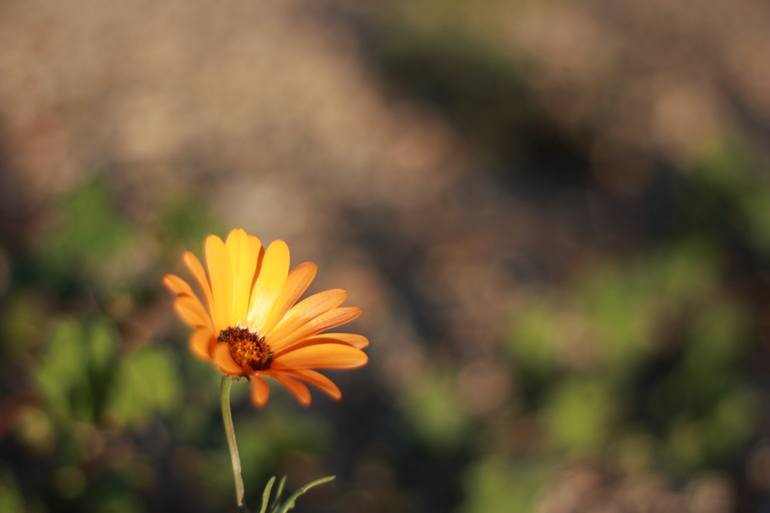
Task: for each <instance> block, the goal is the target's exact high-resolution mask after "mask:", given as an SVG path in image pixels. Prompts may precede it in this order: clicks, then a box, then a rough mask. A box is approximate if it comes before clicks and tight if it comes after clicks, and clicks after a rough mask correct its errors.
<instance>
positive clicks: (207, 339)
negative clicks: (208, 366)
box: [189, 328, 214, 360]
mask: <svg viewBox="0 0 770 513" xmlns="http://www.w3.org/2000/svg"><path fill="white" fill-rule="evenodd" d="M213 341H214V335H213V334H212V333H211V330H209V329H208V328H198V329H196V330H195V331H193V332H192V335H190V340H189V345H190V351H192V352H193V354H194V355H195V356H197V357H198V358H201V359H203V360H211V354H210V353H209V351H210V350H211V348H212V342H213Z"/></svg>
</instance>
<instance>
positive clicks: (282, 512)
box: [276, 476, 337, 513]
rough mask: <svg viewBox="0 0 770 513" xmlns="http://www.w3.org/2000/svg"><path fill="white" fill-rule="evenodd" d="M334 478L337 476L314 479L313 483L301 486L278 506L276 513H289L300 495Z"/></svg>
mask: <svg viewBox="0 0 770 513" xmlns="http://www.w3.org/2000/svg"><path fill="white" fill-rule="evenodd" d="M335 477H337V476H326V477H322V478H320V479H316V480H315V481H311V482H309V483H308V484H306V485H305V486H303V487H302V488H300V489H299V490H297V491H296V492H294V493H293V494H291V495H290V496H289V498H288V499H286V502H284V503H283V504H281V505H280V507H279V508H278V510H277V512H276V513H287V511H289V510H290V509H291V508H293V507H294V504H295V502H296V501H297V499H298V498H299V497H300V496H301V495H303V494H304V493H306V492H307V491H308V490H310V489H311V488H315V487H316V486H320V485H322V484H324V483H328V482H329V481H333V480H334V478H335Z"/></svg>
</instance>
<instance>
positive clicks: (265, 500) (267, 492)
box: [259, 476, 275, 513]
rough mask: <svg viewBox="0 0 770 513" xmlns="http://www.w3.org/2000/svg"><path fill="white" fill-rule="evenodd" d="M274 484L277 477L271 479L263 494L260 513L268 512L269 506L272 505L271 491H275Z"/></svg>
mask: <svg viewBox="0 0 770 513" xmlns="http://www.w3.org/2000/svg"><path fill="white" fill-rule="evenodd" d="M274 482H275V476H273V477H271V478H270V480H269V481H268V482H267V484H266V485H265V489H264V491H263V492H262V506H261V507H260V508H259V513H265V512H266V511H267V505H268V504H269V503H270V491H271V490H272V489H273V483H274Z"/></svg>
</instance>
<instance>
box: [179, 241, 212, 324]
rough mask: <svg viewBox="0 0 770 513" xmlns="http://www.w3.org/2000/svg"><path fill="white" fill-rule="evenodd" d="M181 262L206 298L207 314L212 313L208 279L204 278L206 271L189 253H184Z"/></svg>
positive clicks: (196, 258)
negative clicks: (182, 261)
mask: <svg viewBox="0 0 770 513" xmlns="http://www.w3.org/2000/svg"><path fill="white" fill-rule="evenodd" d="M182 260H184V263H185V265H186V266H187V268H188V269H189V270H190V273H192V275H193V276H194V277H195V280H196V281H197V282H198V286H199V287H200V288H201V291H202V292H203V297H205V298H206V303H207V304H208V305H209V312H213V305H214V300H213V298H212V296H211V286H210V285H209V280H208V278H206V271H204V270H203V266H202V265H201V262H200V260H198V257H196V256H195V255H193V254H192V253H190V252H189V251H185V253H184V254H183V255H182Z"/></svg>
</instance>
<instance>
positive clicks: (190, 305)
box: [174, 296, 211, 328]
mask: <svg viewBox="0 0 770 513" xmlns="http://www.w3.org/2000/svg"><path fill="white" fill-rule="evenodd" d="M174 311H176V313H177V315H179V317H180V318H181V319H182V321H183V322H184V323H185V324H187V325H189V326H203V327H206V328H210V327H211V320H210V319H209V316H208V314H207V313H206V310H204V309H203V305H201V303H200V301H198V298H197V297H191V296H177V298H176V300H175V301H174Z"/></svg>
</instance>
